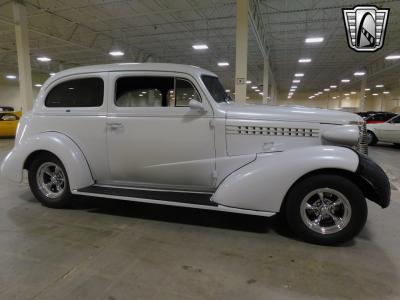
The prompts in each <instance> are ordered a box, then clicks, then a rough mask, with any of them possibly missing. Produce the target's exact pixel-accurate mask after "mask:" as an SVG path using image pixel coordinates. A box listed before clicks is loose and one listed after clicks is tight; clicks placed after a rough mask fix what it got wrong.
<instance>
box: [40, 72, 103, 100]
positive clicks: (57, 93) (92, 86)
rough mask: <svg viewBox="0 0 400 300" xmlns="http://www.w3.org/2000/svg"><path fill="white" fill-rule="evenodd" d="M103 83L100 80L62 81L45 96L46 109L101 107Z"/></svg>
mask: <svg viewBox="0 0 400 300" xmlns="http://www.w3.org/2000/svg"><path fill="white" fill-rule="evenodd" d="M103 98H104V82H103V79H101V78H80V79H72V80H68V81H64V82H62V83H60V84H58V85H56V86H55V87H53V88H52V89H51V90H50V92H49V93H48V94H47V97H46V100H45V106H47V107H98V106H102V105H103Z"/></svg>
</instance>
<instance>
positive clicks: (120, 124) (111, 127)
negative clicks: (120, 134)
mask: <svg viewBox="0 0 400 300" xmlns="http://www.w3.org/2000/svg"><path fill="white" fill-rule="evenodd" d="M107 126H108V127H110V129H119V128H123V127H124V125H123V124H122V123H107Z"/></svg>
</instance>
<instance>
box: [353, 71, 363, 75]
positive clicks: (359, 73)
mask: <svg viewBox="0 0 400 300" xmlns="http://www.w3.org/2000/svg"><path fill="white" fill-rule="evenodd" d="M364 75H365V72H363V71H359V72H355V73H354V76H364Z"/></svg>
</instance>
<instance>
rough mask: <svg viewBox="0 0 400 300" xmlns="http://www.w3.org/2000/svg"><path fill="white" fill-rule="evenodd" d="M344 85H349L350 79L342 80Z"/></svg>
mask: <svg viewBox="0 0 400 300" xmlns="http://www.w3.org/2000/svg"><path fill="white" fill-rule="evenodd" d="M341 81H342V82H343V83H348V82H350V79H342V80H341Z"/></svg>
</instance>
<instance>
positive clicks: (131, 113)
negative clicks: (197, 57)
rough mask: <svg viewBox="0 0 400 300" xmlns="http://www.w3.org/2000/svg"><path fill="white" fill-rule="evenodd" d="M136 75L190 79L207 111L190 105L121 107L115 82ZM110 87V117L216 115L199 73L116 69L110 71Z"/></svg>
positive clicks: (108, 113) (205, 116)
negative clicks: (116, 103) (116, 100)
mask: <svg viewBox="0 0 400 300" xmlns="http://www.w3.org/2000/svg"><path fill="white" fill-rule="evenodd" d="M134 76H166V77H179V78H183V79H187V80H189V81H190V82H191V83H192V85H193V86H194V87H195V88H196V90H197V92H198V93H199V95H200V97H201V99H202V104H203V106H204V108H205V111H202V112H200V111H198V110H193V109H190V107H188V106H184V107H119V106H116V105H115V92H116V91H115V82H116V81H117V80H118V78H120V77H134ZM109 82H110V85H109V87H110V89H109V91H108V93H109V94H108V97H109V106H108V112H107V115H108V116H109V117H113V116H118V117H136V116H141V117H182V116H188V117H190V116H193V117H196V118H197V117H200V116H201V117H204V118H207V117H208V118H209V117H212V116H214V113H215V112H214V108H213V105H212V104H211V102H212V101H211V100H210V99H209V98H208V95H207V93H206V92H205V90H204V88H203V86H202V82H201V80H200V77H199V76H198V75H197V74H191V73H187V72H181V71H170V70H115V71H110V72H109Z"/></svg>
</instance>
